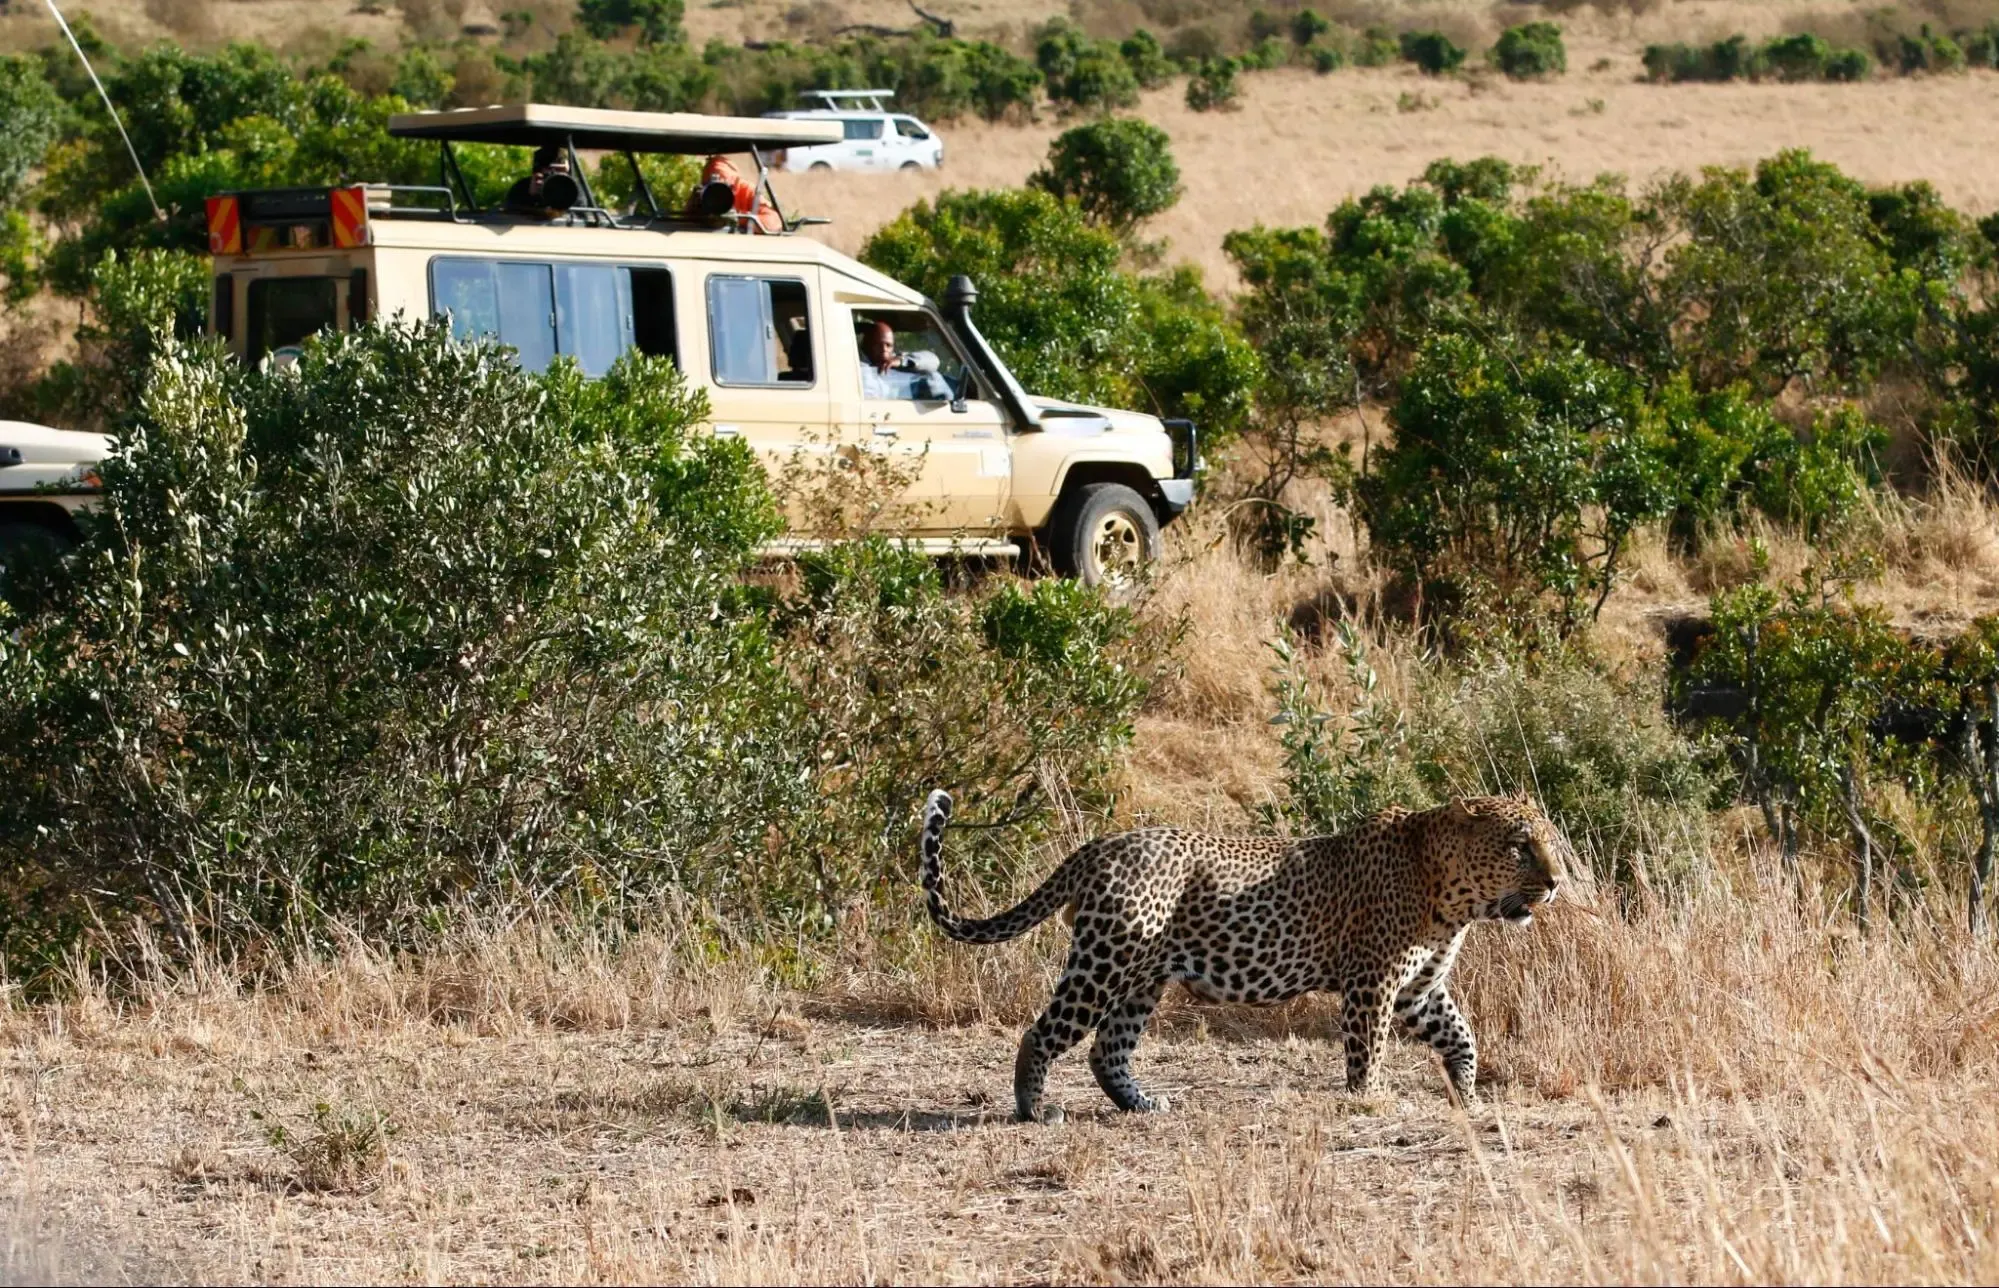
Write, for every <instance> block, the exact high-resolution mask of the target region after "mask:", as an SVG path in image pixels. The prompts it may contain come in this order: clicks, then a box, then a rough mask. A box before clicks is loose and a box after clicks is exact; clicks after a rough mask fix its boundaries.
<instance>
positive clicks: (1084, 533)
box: [1048, 483, 1159, 587]
mask: <svg viewBox="0 0 1999 1288" xmlns="http://www.w3.org/2000/svg"><path fill="white" fill-rule="evenodd" d="M1048 546H1049V550H1048V558H1049V561H1050V562H1051V563H1052V564H1054V566H1055V571H1056V572H1058V573H1061V574H1062V575H1063V576H1065V577H1074V578H1076V579H1077V580H1078V581H1081V582H1082V583H1083V584H1084V585H1086V586H1106V585H1107V586H1111V587H1122V586H1128V585H1130V584H1132V583H1134V582H1136V581H1137V580H1138V578H1139V575H1140V573H1141V571H1142V570H1143V569H1144V568H1145V566H1146V565H1147V564H1150V563H1151V562H1152V561H1153V560H1155V559H1157V558H1158V557H1159V516H1158V515H1156V514H1154V513H1153V512H1152V506H1151V505H1150V504H1148V503H1147V501H1146V499H1145V498H1144V497H1142V496H1140V495H1139V494H1138V493H1136V492H1134V491H1132V490H1131V489H1130V488H1128V487H1126V486H1125V485H1124V484H1122V483H1090V484H1087V485H1085V486H1083V487H1080V488H1077V489H1075V490H1074V491H1073V492H1071V493H1069V494H1068V495H1067V496H1065V497H1063V499H1062V501H1061V502H1060V503H1059V504H1058V505H1057V506H1056V508H1055V516H1054V518H1052V519H1051V520H1049V523H1048Z"/></svg>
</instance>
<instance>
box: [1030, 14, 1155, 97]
mask: <svg viewBox="0 0 1999 1288" xmlns="http://www.w3.org/2000/svg"><path fill="white" fill-rule="evenodd" d="M1034 60H1035V63H1036V65H1037V66H1039V67H1040V68H1041V74H1042V76H1043V78H1045V80H1046V81H1047V84H1048V97H1049V98H1050V99H1052V100H1054V101H1055V102H1057V103H1060V104H1062V105H1064V106H1065V107H1068V108H1072V109H1083V110H1094V111H1101V112H1109V111H1114V110H1116V109H1118V108H1121V107H1131V106H1133V105H1135V104H1136V103H1137V102H1138V77H1137V75H1136V74H1135V73H1134V71H1133V69H1132V65H1131V64H1130V63H1128V62H1126V61H1125V57H1124V54H1123V53H1122V52H1121V50H1120V48H1119V46H1118V45H1116V44H1114V43H1112V42H1110V41H1103V40H1092V39H1091V38H1090V37H1089V36H1087V35H1085V34H1084V32H1083V30H1082V29H1081V28H1080V27H1077V26H1075V25H1074V24H1073V23H1070V22H1067V21H1065V20H1063V19H1059V18H1058V19H1056V20H1055V21H1053V22H1051V23H1049V24H1048V25H1047V26H1046V27H1043V28H1042V29H1041V33H1040V36H1039V37H1038V39H1037V40H1036V42H1035V47H1034Z"/></svg>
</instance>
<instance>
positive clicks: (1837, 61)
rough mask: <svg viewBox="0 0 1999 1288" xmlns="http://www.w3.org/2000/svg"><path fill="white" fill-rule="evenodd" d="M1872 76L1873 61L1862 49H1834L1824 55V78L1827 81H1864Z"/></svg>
mask: <svg viewBox="0 0 1999 1288" xmlns="http://www.w3.org/2000/svg"><path fill="white" fill-rule="evenodd" d="M1873 74H1874V60H1873V59H1872V58H1869V57H1868V56H1867V51H1866V50H1864V49H1835V50H1833V51H1832V52H1831V53H1830V54H1827V55H1826V60H1825V78H1826V79H1827V80H1829V81H1848V82H1851V81H1864V80H1866V79H1867V78H1868V77H1869V76H1872V75H1873Z"/></svg>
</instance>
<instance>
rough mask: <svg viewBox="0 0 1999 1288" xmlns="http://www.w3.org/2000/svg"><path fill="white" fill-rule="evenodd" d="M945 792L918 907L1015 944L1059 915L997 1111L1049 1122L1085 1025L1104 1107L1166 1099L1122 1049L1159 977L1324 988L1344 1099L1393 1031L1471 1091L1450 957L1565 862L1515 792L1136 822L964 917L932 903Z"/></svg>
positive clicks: (1230, 991)
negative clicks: (1008, 1093) (1056, 969)
mask: <svg viewBox="0 0 1999 1288" xmlns="http://www.w3.org/2000/svg"><path fill="white" fill-rule="evenodd" d="M951 810H952V800H951V796H950V793H948V792H945V791H935V792H932V793H931V794H930V796H929V799H928V800H927V802H926V803H925V805H924V810H923V824H922V834H921V845H920V849H921V858H922V884H923V890H924V894H925V899H926V902H927V905H928V910H929V915H930V920H931V921H932V922H933V923H934V924H935V925H936V927H937V929H938V930H940V931H942V932H943V933H944V934H945V935H946V936H948V937H949V938H951V939H953V940H957V941H959V942H961V943H966V944H998V943H1004V942H1006V941H1008V940H1012V939H1017V938H1019V937H1020V936H1021V935H1024V934H1026V933H1027V932H1028V931H1029V930H1031V929H1033V928H1034V927H1035V926H1038V925H1040V924H1041V923H1042V922H1043V921H1045V920H1047V919H1048V918H1049V917H1051V916H1053V915H1054V914H1055V913H1057V912H1058V911H1060V912H1063V913H1064V914H1065V920H1067V921H1069V922H1070V925H1071V927H1072V938H1071V941H1070V946H1069V954H1068V960H1067V963H1066V965H1065V966H1064V968H1063V970H1062V973H1061V976H1060V977H1059V979H1058V980H1057V982H1056V984H1055V988H1054V993H1053V996H1052V997H1051V998H1050V1000H1049V1002H1048V1005H1047V1008H1046V1009H1045V1010H1043V1011H1042V1012H1041V1014H1040V1016H1039V1018H1037V1019H1036V1020H1035V1021H1034V1022H1033V1024H1031V1025H1030V1026H1029V1027H1028V1029H1027V1031H1026V1033H1025V1034H1023V1035H1022V1037H1021V1040H1020V1046H1019V1050H1018V1054H1017V1055H1016V1057H1015V1060H1014V1071H1013V1094H1014V1116H1015V1118H1016V1119H1017V1120H1018V1121H1020V1122H1042V1123H1051V1122H1059V1121H1061V1120H1062V1116H1063V1112H1062V1110H1061V1109H1060V1107H1058V1106H1049V1105H1045V1104H1044V1091H1045V1088H1046V1086H1047V1081H1048V1071H1049V1067H1050V1066H1051V1065H1052V1064H1053V1063H1054V1062H1055V1060H1057V1059H1058V1058H1060V1057H1061V1056H1062V1055H1063V1054H1064V1053H1065V1052H1067V1051H1068V1050H1070V1048H1072V1047H1074V1046H1075V1045H1076V1044H1077V1043H1078V1042H1080V1041H1081V1040H1082V1039H1083V1037H1084V1036H1085V1035H1087V1034H1089V1033H1090V1032H1091V1031H1093V1030H1094V1031H1095V1033H1096V1041H1095V1042H1094V1043H1093V1044H1092V1046H1091V1049H1090V1055H1089V1063H1090V1072H1091V1073H1092V1074H1093V1075H1094V1076H1095V1078H1096V1081H1097V1086H1098V1087H1100V1088H1102V1090H1103V1093H1104V1094H1105V1095H1106V1096H1108V1097H1109V1098H1110V1101H1111V1103H1112V1104H1113V1105H1115V1106H1116V1107H1117V1108H1118V1109H1119V1110H1122V1111H1125V1112H1127V1113H1154V1112H1159V1111H1163V1110H1165V1109H1167V1108H1169V1105H1168V1102H1167V1100H1166V1098H1165V1097H1164V1096H1158V1097H1154V1096H1148V1095H1147V1094H1146V1093H1145V1092H1144V1090H1143V1089H1142V1088H1141V1087H1140V1084H1139V1082H1138V1080H1137V1078H1136V1077H1135V1076H1134V1075H1133V1073H1132V1055H1133V1052H1134V1051H1135V1050H1136V1049H1137V1046H1138V1041H1139V1038H1140V1036H1141V1035H1142V1034H1143V1033H1144V1031H1145V1029H1146V1026H1147V1025H1148V1024H1149V1023H1150V1021H1151V1019H1152V1015H1153V1012H1154V1010H1155V1009H1156V1008H1157V1007H1158V1005H1159V1003H1160V1000H1161V998H1162V997H1163V996H1164V994H1165V992H1166V990H1167V988H1168V987H1169V986H1170V985H1172V984H1174V983H1176V982H1177V983H1178V984H1180V985H1181V986H1182V987H1183V988H1184V989H1186V991H1187V992H1188V993H1190V994H1192V995H1193V997H1194V998H1196V999H1197V1000H1199V1001H1202V1002H1233V1003H1249V1004H1252V1005H1275V1004H1277V1003H1281V1002H1286V1001H1289V1000H1291V999H1292V998H1295V997H1299V996H1302V995H1304V994H1307V993H1313V992H1321V991H1323V992H1327V993H1338V994H1339V995H1340V998H1341V1009H1340V1031H1341V1036H1342V1038H1343V1040H1344V1044H1345V1050H1346V1085H1347V1089H1348V1091H1349V1092H1350V1093H1353V1094H1355V1095H1358V1096H1363V1097H1365V1096H1369V1095H1370V1094H1371V1093H1372V1092H1373V1091H1374V1090H1375V1087H1376V1083H1377V1076H1376V1069H1377V1065H1378V1060H1379V1055H1380V1053H1381V1051H1382V1050H1383V1048H1384V1047H1385V1046H1386V1045H1387V1042H1388V1039H1389V1037H1390V1036H1391V1033H1392V1032H1393V1030H1394V1029H1395V1028H1396V1027H1397V1026H1399V1028H1400V1031H1401V1033H1402V1034H1403V1035H1404V1036H1405V1037H1408V1038H1409V1039H1411V1040H1413V1041H1419V1042H1423V1043H1426V1044H1427V1045H1428V1046H1429V1047H1430V1048H1431V1049H1432V1050H1433V1051H1435V1052H1436V1053H1437V1055H1438V1056H1439V1057H1440V1058H1441V1060H1442V1063H1443V1070H1444V1076H1445V1081H1446V1084H1447V1091H1446V1094H1447V1095H1448V1096H1449V1097H1450V1098H1451V1099H1452V1100H1454V1101H1455V1102H1456V1103H1458V1104H1459V1105H1461V1106H1465V1107H1467V1108H1469V1107H1471V1106H1473V1105H1475V1104H1476V1103H1477V1100H1478V1092H1477V1080H1478V1042H1477V1039H1476V1038H1475V1037H1474V1036H1473V1033H1472V1030H1471V1026H1470V1024H1468V1023H1467V1022H1466V1020H1465V1017H1464V1013H1463V1012H1462V1011H1461V1010H1460V1009H1459V1008H1458V1004H1457V1002H1456V1000H1455V999H1454V998H1453V997H1452V996H1451V988H1450V976H1451V968H1452V966H1453V965H1455V964H1456V962H1457V960H1458V953H1459V950H1460V949H1461V948H1462V947H1463V945H1464V942H1465V936H1466V934H1467V933H1468V932H1469V931H1470V929H1471V927H1472V926H1473V925H1474V924H1475V923H1477V922H1480V921H1500V922H1505V923H1509V924H1511V925H1515V926H1525V925H1528V924H1531V923H1532V921H1533V919H1534V910H1535V909H1536V908H1537V907H1540V906H1541V905H1544V904H1546V903H1548V902H1549V901H1551V900H1553V899H1554V898H1555V893H1556V890H1557V888H1558V887H1559V885H1560V884H1561V881H1562V880H1563V876H1564V873H1565V872H1566V871H1567V869H1568V867H1569V864H1570V861H1571V860H1572V857H1573V851H1572V850H1571V849H1570V847H1569V844H1568V841H1567V839H1566V838H1565V837H1564V835H1563V833H1562V831H1561V830H1560V829H1559V828H1558V827H1557V826H1556V825H1555V824H1554V823H1553V822H1552V821H1551V820H1550V819H1549V818H1548V816H1547V815H1546V813H1544V812H1543V811H1542V809H1541V808H1540V807H1539V806H1538V805H1536V804H1535V803H1534V802H1533V801H1532V800H1531V799H1530V798H1529V797H1527V796H1526V795H1525V794H1522V793H1516V794H1514V795H1510V796H1461V797H1458V798H1456V799H1453V800H1450V801H1449V802H1448V803H1446V804H1443V805H1439V806H1437V807H1435V808H1431V809H1425V810H1412V809H1409V808H1405V807H1401V806H1396V807H1391V808H1389V809H1385V810H1382V811H1381V812H1379V813H1376V814H1374V815H1372V816H1370V817H1368V818H1366V819H1364V820H1362V821H1359V822H1358V823H1356V824H1354V825H1352V826H1350V827H1348V828H1345V829H1343V830H1341V831H1338V832H1336V833H1333V834H1328V835H1320V836H1311V837H1306V838H1303V839H1286V838H1282V837H1273V836H1220V835H1214V834H1210V833H1204V832H1196V831H1188V830H1184V829H1180V828H1171V827H1150V828H1143V829H1140V830H1137V831H1130V832H1121V833H1117V834H1113V835H1109V836H1104V837H1099V838H1097V839H1096V840H1092V841H1089V842H1087V843H1086V844H1084V845H1082V846H1081V847H1079V848H1078V849H1076V850H1075V851H1074V852H1072V853H1071V854H1070V855H1069V856H1068V857H1067V858H1065V859H1064V860H1063V861H1062V862H1061V863H1060V864H1059V865H1058V866H1057V867H1056V869H1055V871H1054V872H1053V873H1052V874H1050V875H1049V877H1048V878H1047V879H1046V880H1045V881H1043V882H1042V883H1041V885H1040V886H1039V887H1038V888H1037V889H1035V891H1034V892H1033V893H1032V894H1029V895H1028V896H1027V897H1026V898H1025V899H1022V900H1021V901H1020V902H1019V903H1018V904H1017V905H1015V906H1014V907H1012V908H1009V909H1007V910H1006V911H1005V912H1002V913H999V914H998V915H996V916H992V917H984V918H966V917H960V916H958V915H957V914H955V913H953V912H952V911H951V909H950V907H949V906H948V905H947V904H946V902H945V899H944V871H943V863H944V859H943V856H944V832H945V828H946V827H947V826H948V824H949V823H950V819H951Z"/></svg>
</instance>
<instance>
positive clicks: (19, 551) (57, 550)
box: [0, 520, 69, 569]
mask: <svg viewBox="0 0 1999 1288" xmlns="http://www.w3.org/2000/svg"><path fill="white" fill-rule="evenodd" d="M68 547H69V542H68V541H66V540H64V539H63V535H62V534H61V533H60V532H57V531H55V530H54V529H53V528H45V527H43V526H42V525H41V524H39V523H21V522H18V521H16V522H8V521H6V520H0V569H4V568H6V567H8V566H9V565H11V564H13V563H15V562H17V561H19V562H26V561H29V560H36V561H39V560H44V559H55V558H57V557H59V556H60V555H61V554H62V552H63V551H64V550H65V549H67V548H68Z"/></svg>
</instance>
